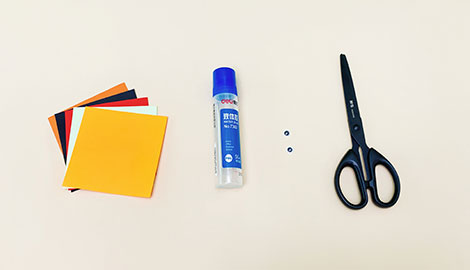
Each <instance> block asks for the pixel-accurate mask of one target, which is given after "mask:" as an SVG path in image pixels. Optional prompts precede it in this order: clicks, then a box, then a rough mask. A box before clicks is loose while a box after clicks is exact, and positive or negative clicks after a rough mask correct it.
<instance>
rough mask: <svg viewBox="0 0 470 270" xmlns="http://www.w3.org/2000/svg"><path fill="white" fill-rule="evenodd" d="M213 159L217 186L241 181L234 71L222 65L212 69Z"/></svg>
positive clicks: (223, 186)
mask: <svg viewBox="0 0 470 270" xmlns="http://www.w3.org/2000/svg"><path fill="white" fill-rule="evenodd" d="M213 80H214V88H213V113H214V134H215V143H214V161H215V174H216V176H217V187H219V188H237V187H241V186H242V185H243V179H242V162H241V152H240V128H239V117H238V96H237V87H236V83H235V71H234V70H233V69H231V68H227V67H222V68H218V69H216V70H214V73H213Z"/></svg>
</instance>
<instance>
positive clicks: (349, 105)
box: [340, 54, 360, 123]
mask: <svg viewBox="0 0 470 270" xmlns="http://www.w3.org/2000/svg"><path fill="white" fill-rule="evenodd" d="M340 59H341V78H342V80H343V91H344V101H345V102H346V112H347V113H348V120H349V122H350V123H351V121H352V120H354V119H356V118H360V115H359V107H358V104H357V99H356V92H355V91H354V84H353V81H352V76H351V71H350V70H349V65H348V60H347V59H346V55H344V54H341V55H340Z"/></svg>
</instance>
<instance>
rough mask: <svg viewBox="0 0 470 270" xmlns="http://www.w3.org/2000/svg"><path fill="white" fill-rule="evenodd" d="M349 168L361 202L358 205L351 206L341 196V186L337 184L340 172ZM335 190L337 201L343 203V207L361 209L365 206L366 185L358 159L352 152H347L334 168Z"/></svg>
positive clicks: (351, 204)
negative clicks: (354, 176) (354, 177)
mask: <svg viewBox="0 0 470 270" xmlns="http://www.w3.org/2000/svg"><path fill="white" fill-rule="evenodd" d="M346 167H350V168H352V169H353V170H354V174H355V175H356V180H357V185H358V188H359V192H360V194H361V201H360V202H359V203H358V204H353V203H351V202H350V201H348V199H346V197H345V196H344V194H343V191H342V190H341V186H340V183H339V178H340V176H341V172H342V171H343V169H344V168H346ZM335 189H336V193H337V194H338V197H339V199H340V200H341V202H343V204H344V205H346V206H347V207H349V208H351V209H355V210H358V209H361V208H363V207H364V206H366V204H367V191H366V184H365V181H364V176H363V174H362V168H361V162H360V159H359V157H358V156H357V155H356V153H354V151H353V150H349V151H348V152H346V154H345V155H344V157H343V159H341V161H340V162H339V165H338V168H336V173H335Z"/></svg>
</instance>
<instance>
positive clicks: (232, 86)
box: [212, 67, 237, 96]
mask: <svg viewBox="0 0 470 270" xmlns="http://www.w3.org/2000/svg"><path fill="white" fill-rule="evenodd" d="M213 79H214V88H213V92H212V96H215V95H217V94H220V93H230V94H234V95H237V85H236V83H235V71H234V70H233V69H231V68H229V67H221V68H218V69H216V70H214V73H213Z"/></svg>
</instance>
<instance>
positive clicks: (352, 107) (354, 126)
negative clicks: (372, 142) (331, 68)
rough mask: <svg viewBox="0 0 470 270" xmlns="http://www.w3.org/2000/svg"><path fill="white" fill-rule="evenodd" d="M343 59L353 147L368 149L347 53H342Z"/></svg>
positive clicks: (345, 93) (342, 70)
mask: <svg viewBox="0 0 470 270" xmlns="http://www.w3.org/2000/svg"><path fill="white" fill-rule="evenodd" d="M340 60H341V78H342V80H343V91H344V101H345V103H346V113H347V115H348V125H349V133H350V134H351V140H352V144H353V149H354V150H357V148H358V147H361V148H362V149H363V151H368V149H369V148H368V147H367V144H366V139H365V136H364V129H363V128H362V120H361V116H360V115H359V107H358V104H357V99H356V92H355V91H354V85H353V81H352V76H351V71H350V70H349V65H348V60H347V59H346V55H344V54H341V55H340Z"/></svg>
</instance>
